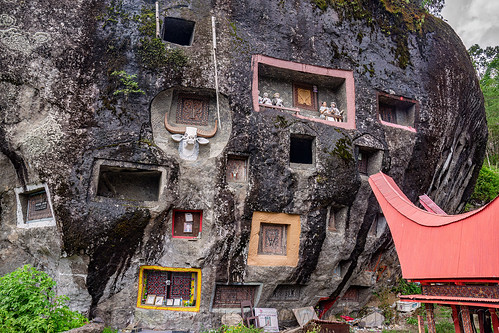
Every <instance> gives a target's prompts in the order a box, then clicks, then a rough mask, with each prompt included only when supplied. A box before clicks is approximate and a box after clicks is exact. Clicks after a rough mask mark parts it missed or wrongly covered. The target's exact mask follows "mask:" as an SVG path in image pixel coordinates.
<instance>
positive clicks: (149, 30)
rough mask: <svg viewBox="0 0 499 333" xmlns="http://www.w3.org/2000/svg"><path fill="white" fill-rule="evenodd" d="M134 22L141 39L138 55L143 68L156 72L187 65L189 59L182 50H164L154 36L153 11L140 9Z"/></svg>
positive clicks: (154, 14)
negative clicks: (167, 67) (136, 23)
mask: <svg viewBox="0 0 499 333" xmlns="http://www.w3.org/2000/svg"><path fill="white" fill-rule="evenodd" d="M134 21H136V22H138V23H139V32H140V34H141V38H140V40H139V49H138V55H139V57H140V60H141V62H142V65H143V66H144V67H146V68H149V69H153V70H157V69H161V68H163V67H165V66H170V67H172V68H173V70H179V69H181V68H182V67H185V66H186V65H187V62H188V60H189V59H188V58H187V56H186V55H185V53H184V51H183V50H182V49H178V48H175V49H170V48H166V47H165V44H164V43H163V41H162V40H161V38H159V37H157V36H156V13H155V11H154V10H153V9H149V8H142V10H141V13H140V15H136V16H135V17H134ZM160 24H161V23H160Z"/></svg>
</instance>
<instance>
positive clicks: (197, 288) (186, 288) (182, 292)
mask: <svg viewBox="0 0 499 333" xmlns="http://www.w3.org/2000/svg"><path fill="white" fill-rule="evenodd" d="M200 297H201V270H200V269H197V268H170V267H160V266H142V267H141V268H140V273H139V294H138V298H137V307H139V308H145V309H156V310H173V311H190V312H197V311H199V306H200Z"/></svg>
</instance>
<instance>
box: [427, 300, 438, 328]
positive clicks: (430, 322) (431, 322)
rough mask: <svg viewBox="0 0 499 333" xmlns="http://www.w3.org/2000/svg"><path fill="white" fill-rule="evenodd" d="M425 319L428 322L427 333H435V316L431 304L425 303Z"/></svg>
mask: <svg viewBox="0 0 499 333" xmlns="http://www.w3.org/2000/svg"><path fill="white" fill-rule="evenodd" d="M425 309H426V321H427V322H428V333H437V330H436V329H435V316H434V314H433V304H432V303H425Z"/></svg>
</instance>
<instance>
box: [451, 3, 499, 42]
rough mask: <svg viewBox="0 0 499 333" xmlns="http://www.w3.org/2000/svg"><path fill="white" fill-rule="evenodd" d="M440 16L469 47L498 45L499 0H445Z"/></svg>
mask: <svg viewBox="0 0 499 333" xmlns="http://www.w3.org/2000/svg"><path fill="white" fill-rule="evenodd" d="M445 4H446V5H445V7H444V9H443V11H442V16H443V17H444V19H446V20H447V22H448V23H449V24H450V25H451V26H452V27H453V28H454V30H455V31H456V32H457V34H458V35H459V36H460V37H461V39H462V40H463V43H464V45H465V46H466V47H467V48H469V47H470V46H472V45H473V44H478V45H480V46H481V47H482V48H485V47H487V46H498V45H499V0H445Z"/></svg>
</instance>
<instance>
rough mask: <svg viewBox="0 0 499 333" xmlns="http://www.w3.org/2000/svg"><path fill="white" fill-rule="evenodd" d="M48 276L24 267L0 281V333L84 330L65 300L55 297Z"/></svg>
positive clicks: (43, 332) (26, 266) (44, 332)
mask: <svg viewBox="0 0 499 333" xmlns="http://www.w3.org/2000/svg"><path fill="white" fill-rule="evenodd" d="M55 285H56V283H55V282H54V280H52V279H51V278H50V276H48V274H47V273H44V272H40V271H37V270H36V269H35V268H33V267H31V266H29V265H25V266H24V267H21V268H18V269H17V270H15V271H13V272H12V273H10V274H7V275H4V276H3V277H1V278H0V332H3V333H17V332H32V333H55V332H63V331H67V330H70V329H72V328H76V327H80V326H83V325H84V324H85V323H86V322H87V319H86V318H85V317H84V316H82V315H81V314H79V313H78V312H74V311H71V310H70V309H69V307H68V305H67V302H68V300H69V298H68V297H66V296H56V293H55Z"/></svg>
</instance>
